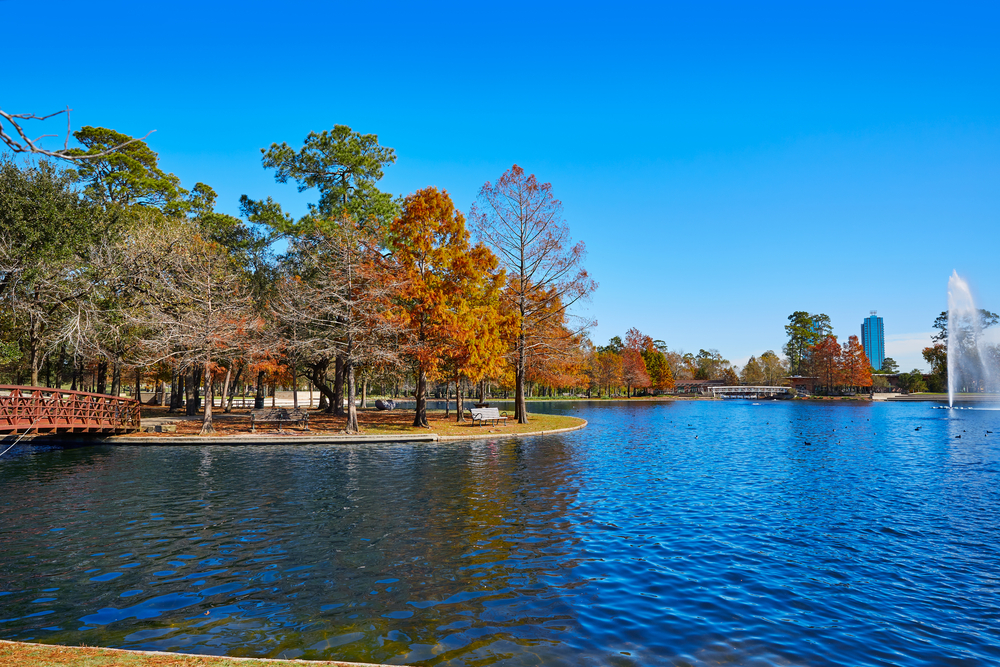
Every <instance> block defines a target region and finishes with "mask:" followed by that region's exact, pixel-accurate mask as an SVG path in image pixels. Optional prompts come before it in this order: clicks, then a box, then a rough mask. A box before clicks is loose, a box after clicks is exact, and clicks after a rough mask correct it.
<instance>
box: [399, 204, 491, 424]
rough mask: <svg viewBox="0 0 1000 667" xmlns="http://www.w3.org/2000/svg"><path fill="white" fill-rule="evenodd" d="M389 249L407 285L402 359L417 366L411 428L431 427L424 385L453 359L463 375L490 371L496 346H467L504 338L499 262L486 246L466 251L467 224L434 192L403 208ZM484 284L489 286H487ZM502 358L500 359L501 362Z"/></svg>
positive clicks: (402, 306) (402, 303) (402, 294)
mask: <svg viewBox="0 0 1000 667" xmlns="http://www.w3.org/2000/svg"><path fill="white" fill-rule="evenodd" d="M388 240H389V243H388V245H389V248H390V250H391V251H392V254H393V258H394V259H395V262H396V264H397V266H398V267H399V270H400V278H401V283H402V286H401V288H400V291H399V293H398V294H397V296H396V308H395V313H396V317H397V318H398V321H399V323H400V324H401V325H402V327H403V328H404V330H405V331H406V332H407V333H408V336H407V339H406V342H405V345H404V346H403V352H404V353H405V355H406V356H407V357H409V358H410V359H411V360H412V362H413V365H414V370H415V375H416V381H417V382H416V384H417V387H416V392H415V397H416V403H417V405H416V414H415V415H414V418H413V425H414V426H422V427H425V428H426V427H427V426H428V424H427V381H428V379H433V378H436V377H438V376H439V375H440V374H441V373H442V371H443V370H444V368H445V365H446V363H447V362H448V360H449V359H451V360H452V361H455V360H456V359H461V367H462V368H464V369H465V372H478V371H483V370H484V369H487V368H490V367H492V365H493V363H495V360H494V359H493V358H492V355H493V354H494V353H495V352H496V351H497V350H500V349H502V348H500V346H499V345H496V346H494V345H492V344H488V345H484V346H478V345H475V344H470V343H471V342H472V341H473V339H474V338H475V336H476V334H477V333H478V334H480V335H486V336H492V335H497V336H499V329H498V328H497V320H496V319H495V318H494V316H493V315H492V314H490V310H491V308H495V307H494V306H492V305H491V304H490V300H489V298H484V297H485V296H486V295H489V294H491V293H494V292H495V290H498V289H499V285H500V284H502V282H503V280H504V278H503V277H502V275H501V276H498V275H497V272H496V267H497V259H496V257H495V256H494V255H493V253H491V252H490V251H489V250H488V249H487V248H486V247H485V246H483V245H482V244H479V245H476V246H475V247H472V246H470V244H469V233H468V231H467V230H466V228H465V217H464V216H463V215H462V214H461V213H460V212H458V211H456V210H455V206H454V204H453V203H452V201H451V198H450V197H449V196H448V193H447V192H444V191H439V190H438V189H437V188H434V187H429V188H425V189H423V190H418V191H417V192H416V193H414V194H412V195H410V196H409V197H407V198H406V199H405V200H404V202H403V213H402V214H401V215H400V216H399V217H398V218H396V219H395V220H393V222H392V224H391V225H390V227H389V234H388ZM486 283H489V285H487V284H486ZM498 358H502V357H498Z"/></svg>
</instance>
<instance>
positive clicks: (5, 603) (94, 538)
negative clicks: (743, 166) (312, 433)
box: [0, 401, 1000, 665]
mask: <svg viewBox="0 0 1000 667" xmlns="http://www.w3.org/2000/svg"><path fill="white" fill-rule="evenodd" d="M535 409H546V410H550V411H558V412H566V413H570V414H580V415H582V416H585V417H586V418H587V419H588V420H589V421H590V424H591V426H590V428H588V429H587V430H585V431H582V432H576V433H569V434H564V435H561V436H555V437H544V438H530V439H525V440H516V439H514V440H503V441H492V442H491V441H476V442H471V443H459V444H448V445H412V444H407V445H379V446H371V445H369V446H340V447H313V446H308V447H288V446H276V447H274V448H267V447H252V448H240V447H217V446H206V447H156V448H138V447H121V448H111V447H93V448H77V449H68V450H59V449H39V450H21V451H20V452H18V453H16V454H17V455H16V456H15V457H14V458H12V459H9V460H4V461H3V462H2V467H0V498H2V500H0V536H2V541H0V558H2V561H3V563H4V566H3V568H0V610H2V611H0V637H3V638H8V639H19V640H33V641H43V642H53V643H68V644H80V643H86V644H92V645H105V646H118V647H128V648H142V649H152V650H170V651H185V652H195V653H208V654H229V655H237V656H268V657H279V656H280V657H303V658H310V659H313V658H315V659H319V658H328V659H342V660H356V661H365V662H390V663H391V662H396V663H421V664H455V665H472V664H483V665H485V664H505V665H521V664H525V665H527V664H539V663H545V664H567V665H569V664H574V665H575V664H641V665H646V664H678V665H679V664H725V663H738V664H810V665H814V664H845V663H849V664H858V665H862V664H931V663H934V664H936V663H940V662H944V661H952V662H956V663H969V664H973V663H977V662H978V663H987V662H991V661H994V660H996V659H997V658H1000V656H998V655H997V649H996V648H995V642H992V641H991V640H990V639H989V638H990V637H993V636H995V635H996V634H997V632H1000V605H998V604H997V600H998V599H1000V597H998V596H997V593H998V579H997V577H996V576H995V575H994V574H993V570H994V567H993V566H994V564H995V563H996V562H997V558H998V557H1000V550H998V539H997V537H998V536H997V529H996V528H995V527H994V525H993V520H992V517H993V516H994V514H995V512H996V511H997V509H1000V493H998V487H997V484H996V473H997V471H998V470H1000V461H998V458H1000V456H998V447H997V446H996V445H995V444H994V443H995V442H996V440H994V439H991V438H993V436H990V435H987V434H986V433H985V431H986V430H994V431H996V432H997V433H1000V428H994V427H1000V423H994V422H993V421H992V420H994V419H1000V413H997V412H985V411H984V412H981V413H976V412H974V411H967V412H968V414H966V413H965V412H963V413H962V415H961V418H956V417H954V415H949V416H948V418H942V416H941V414H940V411H934V410H931V409H930V408H929V406H921V405H870V404H856V405H836V406H830V405H822V404H790V403H781V402H773V403H772V402H762V403H761V404H760V405H753V404H752V403H749V402H739V401H734V402H731V403H691V402H678V403H660V404H626V405H622V404H607V403H603V404H602V403H599V404H588V403H585V402H562V403H553V404H549V405H545V406H538V405H536V406H535ZM956 435H961V436H962V437H961V438H956V437H955V436H956Z"/></svg>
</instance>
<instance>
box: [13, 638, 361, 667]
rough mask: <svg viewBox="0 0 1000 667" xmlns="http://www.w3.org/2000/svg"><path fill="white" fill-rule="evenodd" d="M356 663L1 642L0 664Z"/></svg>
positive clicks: (260, 666) (214, 666) (201, 666)
mask: <svg viewBox="0 0 1000 667" xmlns="http://www.w3.org/2000/svg"><path fill="white" fill-rule="evenodd" d="M351 664H354V665H357V664H358V663H347V662H326V661H316V660H308V661H306V660H289V661H275V660H252V659H250V660H248V659H245V658H240V659H233V658H213V657H208V656H190V655H170V654H167V655H143V654H141V653H129V652H127V651H111V650H108V649H102V648H87V647H77V646H48V645H39V644H19V643H16V642H0V667H28V666H30V667H278V666H279V665H282V666H284V665H297V666H300V667H330V666H331V665H336V666H342V665H351Z"/></svg>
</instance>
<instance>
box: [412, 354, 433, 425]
mask: <svg viewBox="0 0 1000 667" xmlns="http://www.w3.org/2000/svg"><path fill="white" fill-rule="evenodd" d="M413 395H414V398H416V399H417V409H416V410H415V414H414V416H413V425H414V426H417V427H420V428H430V426H429V425H428V424H427V373H426V372H425V371H424V369H423V366H421V367H420V368H418V369H417V388H416V390H414V392H413Z"/></svg>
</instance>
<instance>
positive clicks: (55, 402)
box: [0, 385, 140, 436]
mask: <svg viewBox="0 0 1000 667" xmlns="http://www.w3.org/2000/svg"><path fill="white" fill-rule="evenodd" d="M139 419H140V417H139V401H137V400H135V399H132V398H121V397H119V396H109V395H107V394H91V393H87V392H83V391H68V390H65V389H48V388H46V387H15V386H6V385H0V436H3V435H5V434H16V433H94V434H103V435H112V434H115V433H130V432H132V431H138V430H139Z"/></svg>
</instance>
